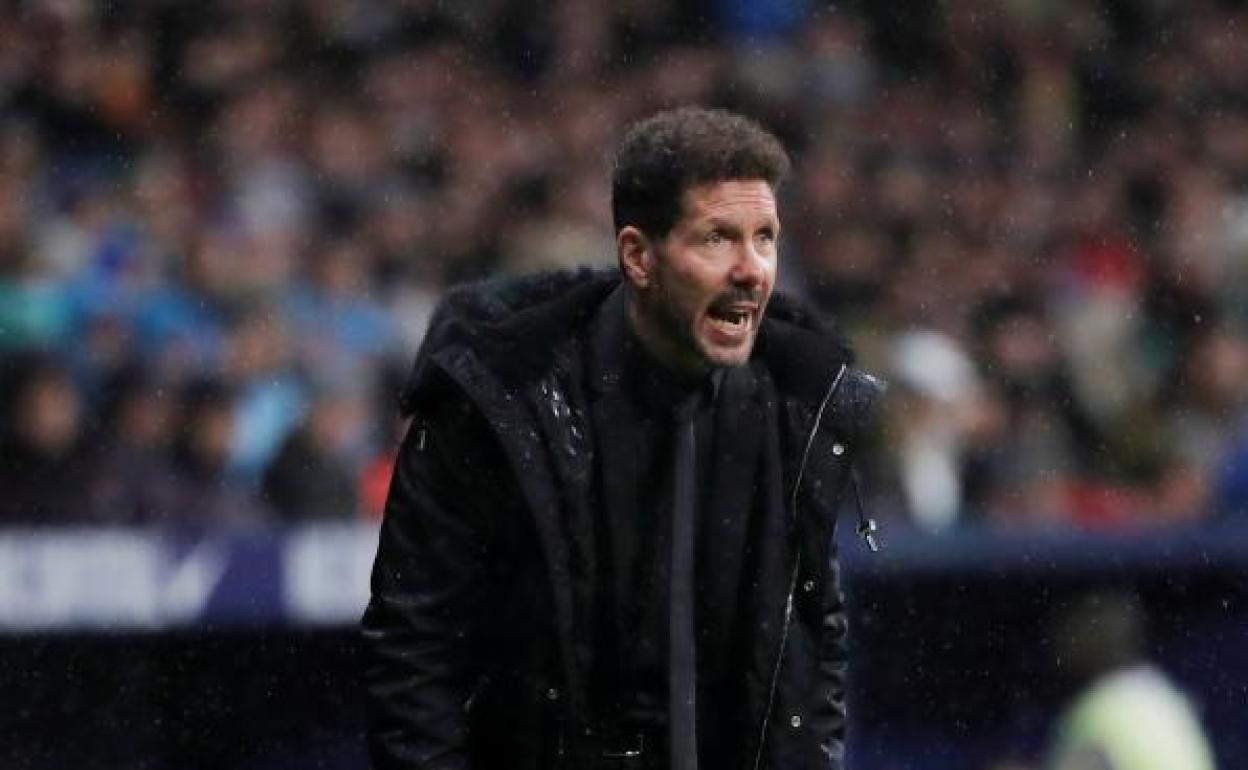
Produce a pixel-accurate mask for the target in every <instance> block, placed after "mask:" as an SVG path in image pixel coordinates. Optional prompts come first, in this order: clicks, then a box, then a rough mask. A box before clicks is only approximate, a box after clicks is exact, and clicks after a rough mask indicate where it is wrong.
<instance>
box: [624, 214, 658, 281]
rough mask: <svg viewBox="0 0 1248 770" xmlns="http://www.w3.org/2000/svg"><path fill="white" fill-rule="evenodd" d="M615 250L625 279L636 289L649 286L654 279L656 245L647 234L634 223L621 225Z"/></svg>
mask: <svg viewBox="0 0 1248 770" xmlns="http://www.w3.org/2000/svg"><path fill="white" fill-rule="evenodd" d="M615 252H616V256H617V257H618V258H619V261H620V273H621V274H622V275H623V276H624V280H626V281H628V282H629V283H630V284H632V285H633V288H635V289H645V288H649V286H650V284H651V283H652V282H653V281H654V276H653V273H654V245H653V244H652V243H651V242H650V239H649V238H647V237H646V234H645V233H643V232H642V231H641V230H638V229H637V228H636V227H633V226H632V225H626V226H625V227H621V228H620V232H619V233H618V234H617V235H616V236H615Z"/></svg>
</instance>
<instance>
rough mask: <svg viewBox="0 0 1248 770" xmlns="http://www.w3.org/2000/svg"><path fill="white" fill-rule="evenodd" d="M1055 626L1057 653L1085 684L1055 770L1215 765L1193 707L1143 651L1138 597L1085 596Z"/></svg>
mask: <svg viewBox="0 0 1248 770" xmlns="http://www.w3.org/2000/svg"><path fill="white" fill-rule="evenodd" d="M1057 632H1058V637H1057V650H1058V655H1059V660H1060V661H1062V662H1065V664H1066V665H1067V666H1069V669H1070V673H1071V674H1073V675H1074V676H1075V677H1076V678H1077V679H1078V680H1079V681H1080V682H1083V683H1086V684H1084V685H1083V689H1082V690H1081V691H1080V692H1079V694H1078V695H1077V696H1076V697H1075V699H1074V700H1073V701H1072V702H1071V703H1070V705H1069V706H1068V707H1067V708H1066V710H1065V712H1064V713H1063V714H1062V715H1061V718H1060V721H1059V722H1058V727H1057V732H1056V735H1055V739H1054V743H1053V746H1052V750H1051V754H1050V757H1049V764H1048V767H1049V768H1050V770H1213V767H1214V763H1213V752H1212V749H1211V748H1210V746H1209V741H1208V739H1207V738H1206V737H1205V734H1204V730H1203V729H1202V728H1201V726H1200V722H1199V719H1198V717H1197V714H1196V710H1195V708H1193V706H1192V704H1191V702H1190V701H1189V700H1188V699H1187V696H1185V695H1184V694H1183V693H1182V692H1181V691H1180V690H1179V688H1178V687H1177V686H1176V685H1175V683H1174V682H1173V681H1171V680H1170V678H1169V677H1168V676H1167V675H1166V673H1165V672H1163V671H1162V670H1161V669H1160V668H1158V667H1157V666H1156V665H1154V664H1152V663H1149V662H1148V661H1147V660H1146V659H1145V657H1144V655H1143V652H1142V647H1143V618H1142V611H1141V609H1140V607H1139V604H1138V602H1137V601H1136V600H1135V599H1134V598H1133V597H1131V596H1130V595H1127V594H1124V593H1105V594H1091V595H1089V596H1086V597H1084V598H1083V599H1081V600H1080V601H1079V602H1078V603H1076V605H1075V606H1074V607H1072V608H1071V609H1070V610H1069V611H1068V612H1066V613H1065V614H1064V615H1063V616H1062V617H1061V618H1060V620H1059V622H1058V626H1057Z"/></svg>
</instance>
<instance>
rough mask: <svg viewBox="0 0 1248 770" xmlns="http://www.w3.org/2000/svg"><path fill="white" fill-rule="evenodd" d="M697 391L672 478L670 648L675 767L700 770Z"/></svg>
mask: <svg viewBox="0 0 1248 770" xmlns="http://www.w3.org/2000/svg"><path fill="white" fill-rule="evenodd" d="M698 401H699V399H698V398H697V397H696V396H695V397H694V398H691V399H690V400H689V401H688V402H687V403H685V404H682V405H681V407H680V408H678V409H677V411H676V426H675V428H676V429H675V442H674V452H673V455H674V457H673V470H674V472H675V473H674V478H673V484H672V574H671V588H670V590H671V602H670V604H671V607H670V611H671V617H670V629H669V635H670V645H671V647H670V650H669V659H668V665H669V687H670V688H671V689H670V693H669V696H670V697H669V700H670V706H671V752H672V770H697V766H698V734H697V711H698V708H697V652H696V649H695V646H694V632H693V628H694V623H693V558H694V557H693V553H694V551H693V536H694V523H695V519H696V517H697V499H696V478H697V466H698V462H697V460H698V456H697V434H696V432H695V425H696V416H695V412H696V407H697V405H698Z"/></svg>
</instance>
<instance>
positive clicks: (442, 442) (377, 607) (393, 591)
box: [362, 404, 489, 770]
mask: <svg viewBox="0 0 1248 770" xmlns="http://www.w3.org/2000/svg"><path fill="white" fill-rule="evenodd" d="M469 419H470V418H469V416H467V410H466V407H465V406H464V405H462V404H460V405H453V406H451V407H450V408H448V409H439V410H438V417H436V418H434V419H422V418H421V417H417V418H416V419H415V420H414V421H413V422H412V425H411V427H410V428H409V429H408V432H407V435H406V437H405V438H404V440H403V444H402V446H401V448H400V450H399V453H398V459H397V461H396V464H395V472H394V477H393V480H392V482H391V487H390V493H389V497H388V498H387V501H386V511H385V517H384V520H383V523H382V526H381V536H380V542H379V544H378V549H377V559H376V561H375V563H374V565H373V573H372V598H371V601H370V603H369V606H368V609H367V610H366V611H365V613H364V618H363V621H362V626H363V655H364V659H365V660H364V679H365V681H364V685H365V699H366V713H367V719H368V741H369V752H370V755H371V757H372V761H373V766H374V768H376V770H398V769H399V768H403V769H404V770H411V769H414V768H422V769H424V768H428V769H429V770H435V769H436V770H463V769H466V768H468V767H469V761H468V755H467V749H466V746H467V741H468V725H467V704H468V701H469V699H470V697H471V693H472V691H473V689H474V687H475V685H476V683H477V682H478V680H479V678H480V676H481V672H480V670H479V668H480V660H481V658H480V657H479V656H476V655H473V654H472V641H473V630H474V628H473V626H474V621H475V620H477V619H478V618H479V617H480V616H481V614H482V613H481V612H480V611H479V609H480V608H481V606H482V600H483V588H484V587H483V584H484V573H485V567H484V564H485V558H486V552H487V543H488V531H487V526H486V518H485V515H484V514H485V511H484V510H483V509H486V508H488V503H487V501H488V500H489V497H488V495H483V492H482V487H483V485H484V484H485V482H486V480H487V476H488V474H484V475H482V473H481V471H482V468H481V466H480V462H479V459H480V458H479V455H480V451H479V449H478V448H476V446H475V445H478V444H480V443H482V442H481V441H479V440H474V439H472V438H471V437H473V436H476V437H477V439H480V437H481V436H482V435H489V434H482V433H481V432H479V431H473V430H471V428H472V427H475V426H471V425H469V424H467V422H468V421H469ZM476 419H477V420H478V421H480V420H481V418H480V417H476Z"/></svg>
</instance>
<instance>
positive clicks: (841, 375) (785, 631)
mask: <svg viewBox="0 0 1248 770" xmlns="http://www.w3.org/2000/svg"><path fill="white" fill-rule="evenodd" d="M847 369H848V367H847V365H846V364H843V363H842V364H841V368H840V369H838V370H837V372H836V376H835V377H834V378H832V385H831V386H830V387H829V388H828V392H827V393H825V394H824V396H823V400H822V401H820V402H819V409H818V411H816V412H815V421H814V424H813V425H811V428H810V435H809V436H807V437H806V447H805V448H804V449H803V450H802V459H801V462H799V463H798V465H797V477H796V478H795V479H794V480H793V491H792V492H791V493H790V495H789V510H790V516H792V517H793V518H794V519H796V518H797V492H798V490H799V489H801V486H802V474H803V473H804V472H805V470H806V461H807V459H809V457H810V448H811V447H812V446H813V445H814V443H815V435H816V434H817V433H818V432H819V424H820V423H821V422H822V421H823V413H824V411H825V410H826V409H827V407H828V404H829V403H831V402H832V397H833V396H834V395H836V391H837V389H838V388H840V387H841V380H843V379H845V371H846V370H847ZM801 566H802V552H801V549H798V552H797V554H796V555H795V556H794V558H793V571H792V572H791V573H790V574H789V591H788V596H787V598H786V599H785V602H784V624H783V625H782V626H781V627H780V649H779V650H778V651H777V652H776V662H775V663H774V664H773V665H772V668H771V685H770V688H769V690H768V693H767V706H766V707H765V708H764V709H763V722H762V724H761V725H760V726H759V730H758V748H757V750H756V751H755V754H754V770H758V769H759V768H760V767H761V766H762V762H763V747H764V746H765V745H766V744H767V727H768V725H770V723H771V712H772V710H773V708H774V707H775V702H776V688H777V686H778V685H779V683H780V664H781V662H782V661H783V660H784V648H785V645H786V644H787V643H788V641H789V626H790V625H791V623H792V620H793V594H794V591H796V589H797V575H798V573H799V572H800V570H801Z"/></svg>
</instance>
